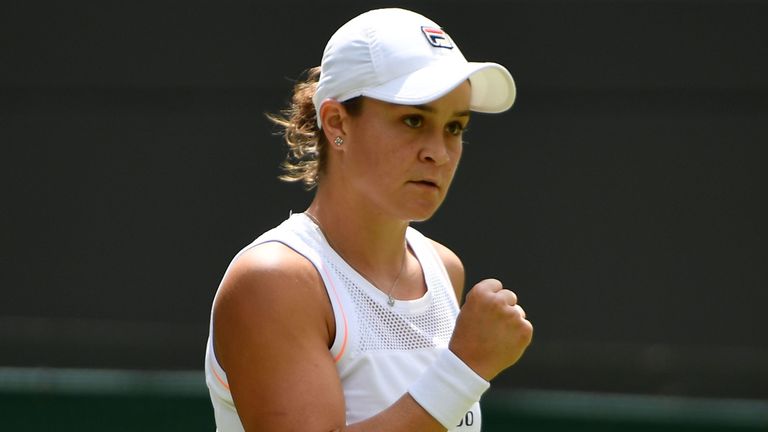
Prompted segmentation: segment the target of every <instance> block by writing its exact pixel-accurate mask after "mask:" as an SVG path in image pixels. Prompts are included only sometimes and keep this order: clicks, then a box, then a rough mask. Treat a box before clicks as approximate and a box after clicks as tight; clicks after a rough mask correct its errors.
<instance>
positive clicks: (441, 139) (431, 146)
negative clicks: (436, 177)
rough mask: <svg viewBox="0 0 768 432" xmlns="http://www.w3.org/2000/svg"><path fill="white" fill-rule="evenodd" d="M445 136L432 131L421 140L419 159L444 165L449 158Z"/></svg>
mask: <svg viewBox="0 0 768 432" xmlns="http://www.w3.org/2000/svg"><path fill="white" fill-rule="evenodd" d="M446 140H447V138H446V137H445V136H444V135H443V134H442V133H433V134H430V135H429V137H427V138H425V140H424V141H423V144H422V147H421V151H420V152H419V159H420V160H421V161H422V162H428V163H432V164H435V165H438V166H440V165H444V164H446V163H448V162H449V161H450V160H451V155H450V153H449V152H448V143H447V141H446Z"/></svg>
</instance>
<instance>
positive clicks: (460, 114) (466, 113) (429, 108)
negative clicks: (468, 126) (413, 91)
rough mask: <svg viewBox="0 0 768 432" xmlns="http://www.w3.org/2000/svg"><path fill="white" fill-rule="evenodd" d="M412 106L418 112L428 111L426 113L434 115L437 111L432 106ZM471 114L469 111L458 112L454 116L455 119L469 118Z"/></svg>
mask: <svg viewBox="0 0 768 432" xmlns="http://www.w3.org/2000/svg"><path fill="white" fill-rule="evenodd" d="M411 106H412V107H413V108H416V109H418V110H422V111H426V112H429V113H434V112H436V111H437V110H436V109H435V108H434V107H432V106H431V105H411ZM469 113H470V111H469V110H465V111H457V112H455V113H453V115H454V116H455V117H469Z"/></svg>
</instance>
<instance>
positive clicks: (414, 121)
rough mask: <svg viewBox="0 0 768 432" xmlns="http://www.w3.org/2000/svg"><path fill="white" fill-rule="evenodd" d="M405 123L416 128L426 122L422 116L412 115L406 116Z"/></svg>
mask: <svg viewBox="0 0 768 432" xmlns="http://www.w3.org/2000/svg"><path fill="white" fill-rule="evenodd" d="M403 123H405V125H406V126H408V127H410V128H413V129H416V128H420V127H421V126H422V125H423V124H424V119H422V118H421V116H417V115H412V116H407V117H405V118H404V119H403Z"/></svg>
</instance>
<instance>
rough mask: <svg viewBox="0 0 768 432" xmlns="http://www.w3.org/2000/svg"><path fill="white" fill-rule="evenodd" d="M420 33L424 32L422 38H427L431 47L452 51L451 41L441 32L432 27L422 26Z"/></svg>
mask: <svg viewBox="0 0 768 432" xmlns="http://www.w3.org/2000/svg"><path fill="white" fill-rule="evenodd" d="M421 31H423V32H424V36H426V37H427V40H428V41H429V44H430V45H432V46H433V47H436V48H448V49H453V44H451V40H450V39H449V38H448V35H447V34H445V32H444V31H443V30H441V29H439V28H434V27H426V26H422V27H421Z"/></svg>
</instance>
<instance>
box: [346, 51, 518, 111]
mask: <svg viewBox="0 0 768 432" xmlns="http://www.w3.org/2000/svg"><path fill="white" fill-rule="evenodd" d="M466 80H469V81H470V83H471V85H472V96H471V98H470V110H472V111H477V112H483V113H500V112H503V111H506V110H508V109H509V108H511V107H512V104H513V103H514V102H515V96H516V89H515V81H514V79H513V78H512V75H511V74H510V73H509V71H508V70H507V69H506V68H505V67H504V66H501V65H499V64H497V63H476V62H466V63H455V62H451V63H449V64H445V63H440V62H437V63H433V64H431V65H429V66H426V67H424V68H421V69H419V70H417V71H415V72H412V73H410V74H407V75H404V76H401V77H398V78H395V79H394V80H391V81H388V82H386V83H384V84H381V85H379V86H376V87H372V88H367V89H364V90H361V91H358V92H354V93H353V94H347V95H343V96H342V97H341V98H339V99H338V100H340V101H344V100H347V99H351V98H353V97H356V96H367V97H370V98H373V99H378V100H381V101H384V102H390V103H395V104H400V105H421V104H426V103H429V102H432V101H434V100H436V99H439V98H441V97H443V96H445V95H446V94H448V93H450V92H451V91H452V90H453V89H455V88H456V87H458V85H459V84H461V83H462V82H464V81H466Z"/></svg>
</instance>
